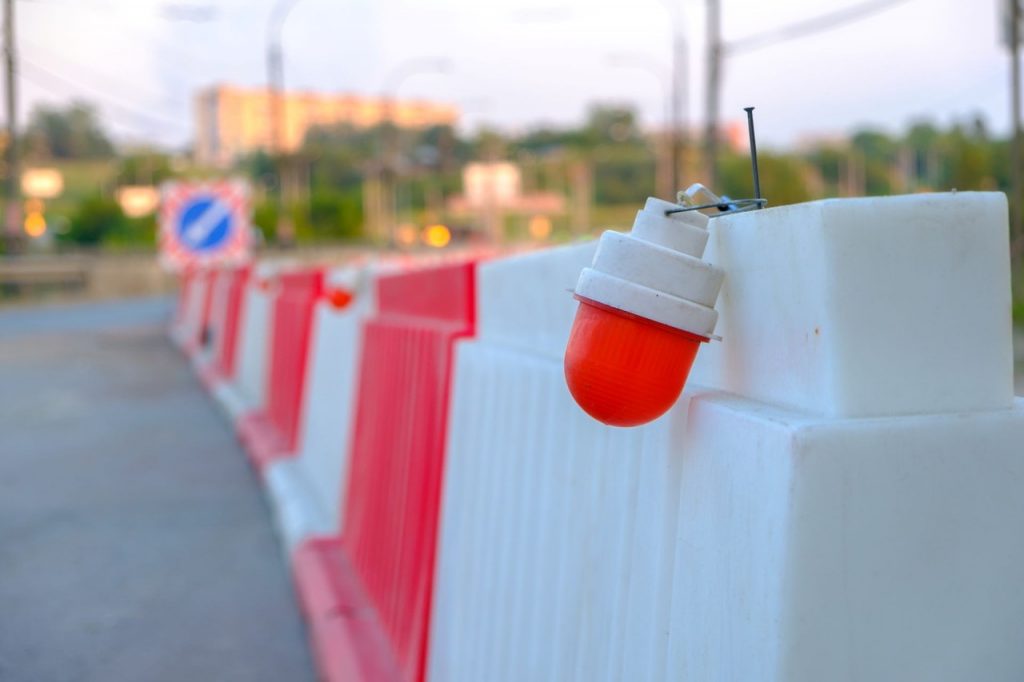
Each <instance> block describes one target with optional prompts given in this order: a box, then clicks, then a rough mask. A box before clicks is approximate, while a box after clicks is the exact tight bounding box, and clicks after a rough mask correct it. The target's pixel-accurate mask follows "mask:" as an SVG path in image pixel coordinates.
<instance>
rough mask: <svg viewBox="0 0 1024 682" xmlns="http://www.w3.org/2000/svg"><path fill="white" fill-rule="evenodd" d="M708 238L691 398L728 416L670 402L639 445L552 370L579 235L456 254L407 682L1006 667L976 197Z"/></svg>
mask: <svg viewBox="0 0 1024 682" xmlns="http://www.w3.org/2000/svg"><path fill="white" fill-rule="evenodd" d="M711 230H712V239H711V244H712V248H711V249H709V253H708V258H709V259H712V260H716V261H717V262H718V263H719V264H720V265H722V266H723V267H724V268H725V270H726V273H727V275H726V283H725V288H724V289H723V292H722V296H721V298H720V300H719V306H718V307H719V310H720V311H721V313H722V320H723V325H722V326H721V327H720V328H719V330H718V331H719V333H721V334H722V336H723V337H724V340H723V342H722V343H721V345H720V346H718V347H716V346H715V344H709V346H707V347H705V348H704V349H703V350H702V352H701V355H700V356H699V357H698V366H697V367H696V368H695V372H694V375H693V377H691V384H692V383H693V382H694V378H697V377H699V378H702V379H703V380H704V381H705V382H707V383H709V384H711V385H712V386H717V387H721V388H725V389H728V390H730V391H733V392H734V393H736V394H740V393H746V394H747V395H748V396H752V397H754V398H757V399H758V400H752V399H751V398H749V397H740V396H739V395H731V394H729V393H725V392H723V391H721V390H711V389H701V388H698V387H696V386H691V387H690V388H689V389H688V391H687V394H686V395H684V398H683V399H682V400H681V401H680V403H679V404H678V405H676V407H675V408H673V409H672V410H671V411H670V412H669V413H668V414H667V415H666V416H665V417H663V418H662V419H659V420H657V421H655V422H653V423H652V424H650V425H648V426H646V427H643V428H639V429H632V430H616V429H611V428H608V427H604V426H602V425H600V424H598V423H596V422H594V421H592V420H589V419H588V418H587V417H585V416H584V415H583V414H582V413H581V412H580V411H579V409H578V408H577V407H576V406H575V405H574V404H573V403H572V399H571V397H570V396H569V395H568V391H567V389H566V388H565V384H564V379H563V377H562V366H561V353H562V351H563V349H564V343H565V339H566V338H567V336H568V330H569V327H570V325H571V322H572V316H573V314H574V309H575V306H574V304H573V303H572V301H571V298H570V297H569V295H568V294H565V296H564V297H562V296H561V295H560V294H561V292H563V291H565V290H567V289H570V288H571V287H572V285H573V283H574V280H575V278H576V276H577V274H578V272H579V270H580V268H581V267H582V266H583V265H585V264H586V263H588V262H589V260H590V256H591V255H592V251H591V250H590V248H591V247H588V246H580V247H572V248H568V249H560V250H555V251H550V252H545V253H541V254H534V255H529V256H523V257H516V258H511V259H507V260H504V261H498V262H494V263H490V264H486V265H483V266H481V268H480V284H479V300H480V310H479V315H480V317H479V326H478V339H477V340H474V341H468V342H464V343H462V344H460V347H459V349H458V351H457V365H456V377H455V389H454V396H453V401H454V402H453V406H452V415H451V420H450V424H449V449H448V460H447V462H446V474H445V475H446V478H445V487H444V501H443V512H442V525H441V532H440V546H439V556H438V570H437V574H436V582H435V590H436V591H435V602H434V611H433V622H432V631H431V646H430V658H429V676H430V679H431V680H434V681H457V680H466V681H469V680H481V679H486V680H520V679H529V680H587V681H589V680H675V679H692V680H716V681H720V680H721V681H731V680H735V681H749V680H766V681H770V682H803V681H812V680H839V681H853V680H910V679H914V680H918V679H920V680H964V681H967V680H976V679H986V680H1007V681H1009V680H1019V679H1024V648H1022V647H1021V646H1020V640H1019V633H1020V632H1022V631H1024V592H1022V591H1021V590H1020V589H1019V584H1020V575H1021V569H1020V567H1021V566H1022V565H1024V535H1022V534H1021V533H1020V532H1019V529H1020V527H1021V524H1022V523H1024V495H1022V494H1021V493H1020V485H1019V480H1021V477H1022V476H1024V446H1022V445H1021V444H1022V443H1024V402H1022V401H1017V402H1014V399H1013V398H1012V393H1011V389H1010V386H1009V383H1008V382H1009V377H1010V376H1011V375H1010V372H1011V365H1010V357H1011V354H1010V326H1009V271H1008V257H1007V239H1006V209H1005V202H1004V200H1003V199H1002V197H1001V195H993V194H969V193H960V194H957V195H938V196H919V197H896V198H891V199H874V200H852V201H828V202H815V203H812V204H806V205H802V206H796V207H786V208H781V209H770V210H765V211H759V212H752V213H747V214H743V215H738V216H732V217H728V218H718V219H716V220H715V221H712V227H711ZM556 292H557V293H556ZM946 392H949V393H952V395H947V394H945V393H946ZM940 393H942V394H941V395H940ZM864 415H871V416H872V418H860V417H862V416H864Z"/></svg>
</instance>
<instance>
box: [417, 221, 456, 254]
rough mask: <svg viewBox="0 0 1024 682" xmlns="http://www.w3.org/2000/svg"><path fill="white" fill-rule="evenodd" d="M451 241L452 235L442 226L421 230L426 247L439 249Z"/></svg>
mask: <svg viewBox="0 0 1024 682" xmlns="http://www.w3.org/2000/svg"><path fill="white" fill-rule="evenodd" d="M451 240H452V233H451V231H449V230H448V228H447V227H445V226H444V225H430V226H428V227H427V228H426V229H425V230H423V241H424V242H425V243H426V244H427V246H433V247H434V248H436V249H440V248H441V247H442V246H447V245H448V242H450V241H451Z"/></svg>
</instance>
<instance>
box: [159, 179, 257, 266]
mask: <svg viewBox="0 0 1024 682" xmlns="http://www.w3.org/2000/svg"><path fill="white" fill-rule="evenodd" d="M197 195H203V196H210V195H213V196H216V197H218V198H220V199H221V200H223V201H224V202H225V203H226V204H227V205H228V207H229V208H230V210H231V217H232V222H233V224H234V225H235V228H234V229H233V232H232V234H231V236H230V238H229V239H228V240H227V241H226V242H225V243H224V244H222V245H221V246H220V247H219V248H217V249H214V250H211V251H207V252H196V251H193V250H192V249H190V248H189V247H188V246H186V245H185V244H183V243H182V242H181V239H180V238H179V236H178V224H179V222H180V221H181V212H182V208H183V207H184V205H185V204H186V203H188V201H189V200H190V199H192V198H194V197H196V196H197ZM249 217H250V212H249V186H248V184H246V182H245V181H244V180H218V181H213V182H165V183H164V184H163V185H162V186H161V187H160V230H159V234H158V239H157V248H158V249H159V252H160V263H161V265H163V266H164V267H165V268H168V269H170V270H174V271H178V270H183V269H186V268H190V267H195V266H199V267H205V266H209V265H214V264H217V265H221V264H224V265H227V264H236V263H243V262H246V261H248V260H249V258H250V246H251V242H252V237H251V232H252V229H251V225H250V219H249Z"/></svg>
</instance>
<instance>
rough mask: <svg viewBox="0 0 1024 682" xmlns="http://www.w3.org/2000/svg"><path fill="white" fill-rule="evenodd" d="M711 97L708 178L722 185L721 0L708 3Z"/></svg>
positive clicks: (708, 105) (707, 120)
mask: <svg viewBox="0 0 1024 682" xmlns="http://www.w3.org/2000/svg"><path fill="white" fill-rule="evenodd" d="M707 22H708V23H707V32H706V34H707V41H708V53H707V69H708V75H707V78H708V81H707V84H706V87H707V95H706V99H705V102H704V105H705V107H706V109H705V112H704V175H705V179H706V181H707V184H708V187H716V186H717V185H718V103H719V101H720V100H721V97H722V14H721V6H720V5H719V3H718V0H707Z"/></svg>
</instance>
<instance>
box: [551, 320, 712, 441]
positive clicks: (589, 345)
mask: <svg viewBox="0 0 1024 682" xmlns="http://www.w3.org/2000/svg"><path fill="white" fill-rule="evenodd" d="M700 344H701V339H700V338H698V337H696V336H693V335H692V334H687V333H686V332H682V331H679V330H676V329H671V328H669V327H666V326H665V325H661V324H657V323H655V322H651V321H650V320H645V319H643V318H641V317H637V316H636V315H631V314H629V313H624V312H622V311H617V310H614V309H612V308H609V307H607V306H602V305H598V304H594V303H591V302H588V301H580V306H579V309H578V310H577V311H576V319H575V321H574V322H573V325H572V331H571V332H570V334H569V343H568V345H567V346H566V349H565V379H566V383H567V384H568V386H569V391H570V392H571V393H572V396H573V398H575V399H576V402H577V403H578V404H579V406H580V407H581V408H583V410H584V411H585V412H586V413H587V414H589V415H590V416H591V417H593V418H594V419H596V420H598V421H599V422H601V423H603V424H608V425H610V426H638V425H640V424H646V423H647V422H649V421H651V420H653V419H656V418H658V417H660V416H661V415H662V414H664V413H665V412H666V411H667V410H668V409H669V408H670V407H672V405H673V404H675V402H676V400H678V399H679V395H680V394H681V393H682V392H683V385H684V384H685V383H686V377H687V376H688V375H689V374H690V367H691V366H692V365H693V360H694V358H696V357H697V350H698V349H699V348H700Z"/></svg>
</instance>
